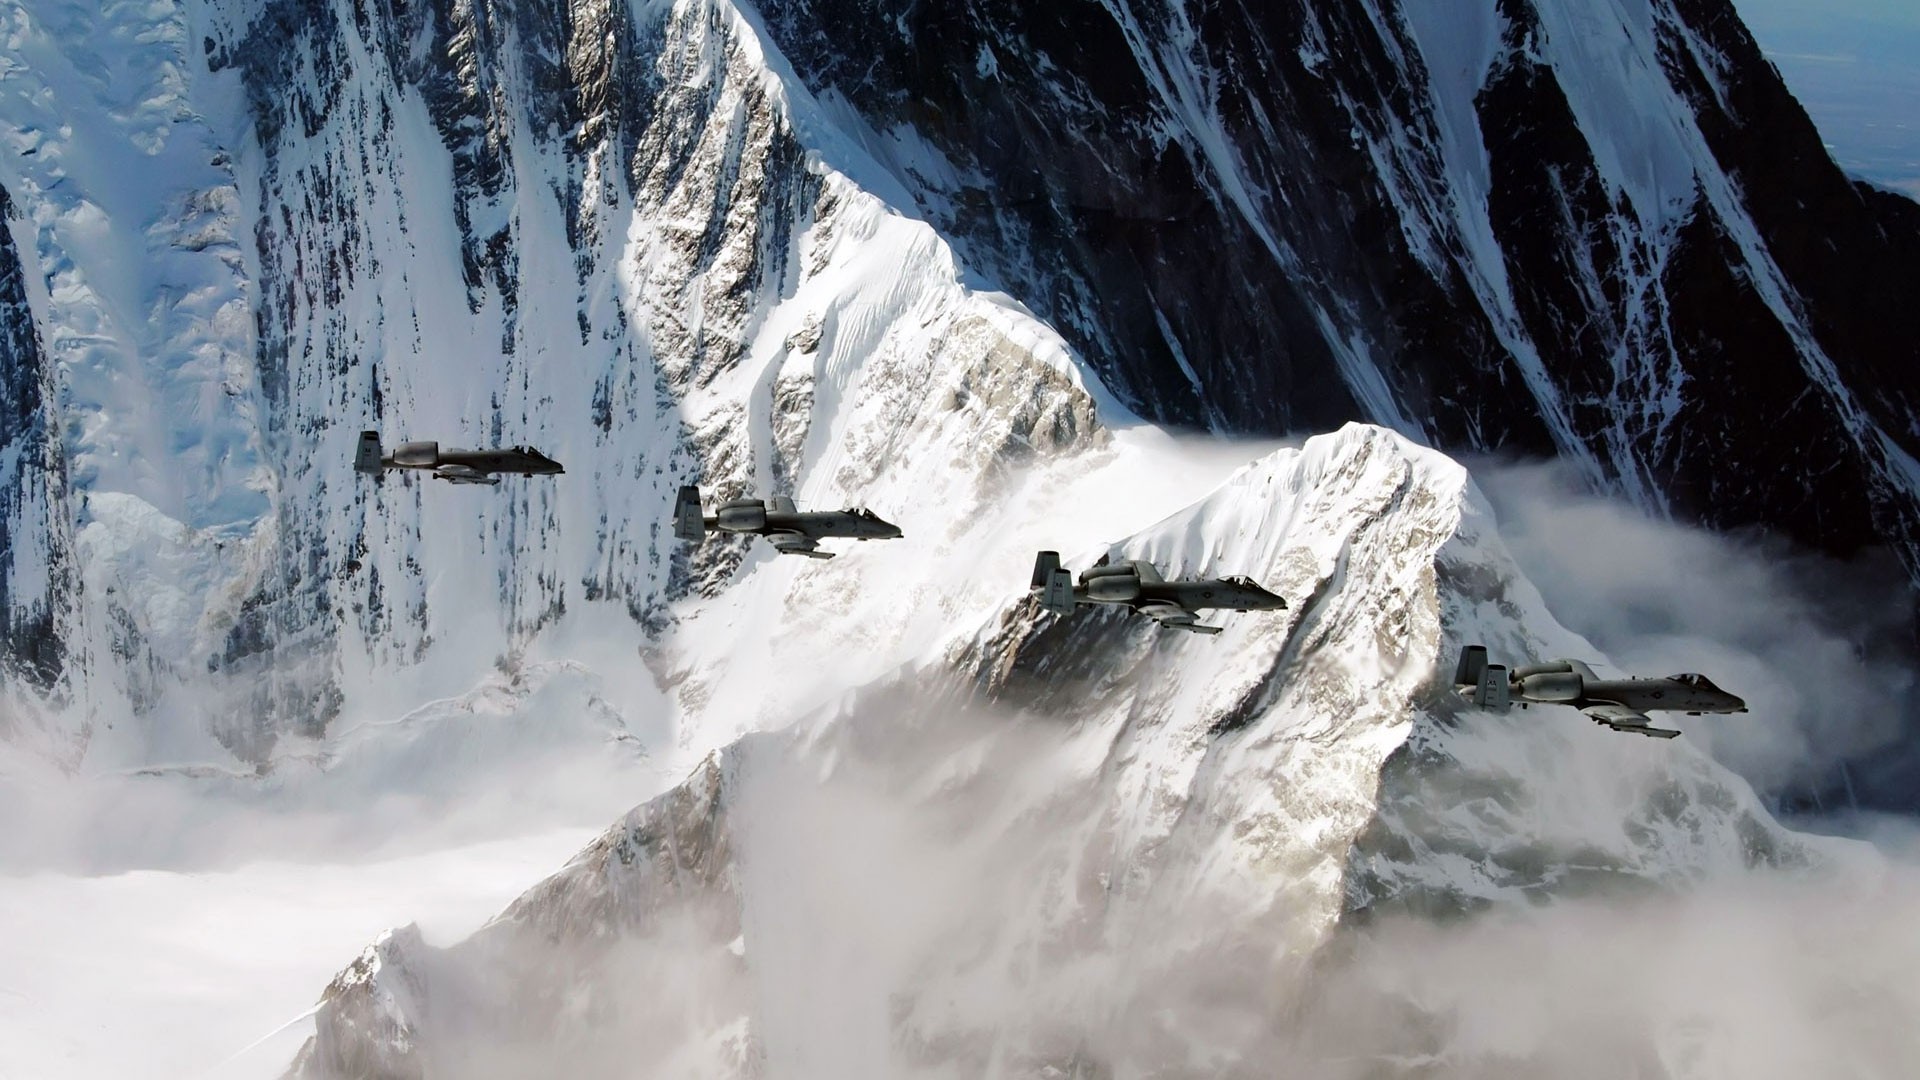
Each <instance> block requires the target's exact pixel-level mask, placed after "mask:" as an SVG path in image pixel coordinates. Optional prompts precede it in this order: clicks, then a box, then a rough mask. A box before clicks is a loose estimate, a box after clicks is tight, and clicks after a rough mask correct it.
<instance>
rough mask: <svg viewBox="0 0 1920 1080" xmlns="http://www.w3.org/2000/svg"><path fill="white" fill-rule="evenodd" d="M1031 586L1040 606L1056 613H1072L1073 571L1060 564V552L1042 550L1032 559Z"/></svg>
mask: <svg viewBox="0 0 1920 1080" xmlns="http://www.w3.org/2000/svg"><path fill="white" fill-rule="evenodd" d="M1033 588H1034V589H1035V590H1037V591H1038V592H1039V593H1040V607H1041V608H1042V609H1044V610H1046V611H1051V612H1053V613H1054V614H1056V615H1071V614H1073V573H1072V572H1071V571H1069V570H1065V569H1063V568H1062V567H1061V566H1060V553H1059V552H1057V551H1043V552H1041V553H1040V554H1039V556H1038V557H1036V558H1035V559H1034V560H1033Z"/></svg>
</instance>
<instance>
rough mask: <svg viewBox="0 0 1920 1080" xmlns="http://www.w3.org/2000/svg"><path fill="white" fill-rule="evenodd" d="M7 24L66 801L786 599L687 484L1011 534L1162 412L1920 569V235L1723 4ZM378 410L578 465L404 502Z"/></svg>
mask: <svg viewBox="0 0 1920 1080" xmlns="http://www.w3.org/2000/svg"><path fill="white" fill-rule="evenodd" d="M7 19H8V25H9V33H8V35H7V38H6V41H5V49H4V52H0V64H3V65H4V69H5V72H6V76H5V79H4V81H3V82H0V88H3V90H4V93H5V95H6V97H5V100H4V103H0V104H4V107H3V108H0V126H4V128H5V133H6V135H7V137H6V138H5V139H0V189H4V190H5V191H6V192H7V194H8V195H9V197H10V205H11V211H10V213H9V218H8V220H9V223H10V229H9V230H8V233H7V234H6V236H5V237H0V240H5V241H7V243H6V244H4V245H0V247H3V248H4V249H5V250H4V251H0V270H4V269H6V268H7V267H9V266H12V265H13V264H14V263H17V264H18V266H19V271H18V273H17V274H11V273H9V274H7V275H6V280H8V281H16V282H17V287H16V288H14V289H13V290H12V291H11V292H10V293H9V296H10V297H11V298H12V299H11V300H10V302H9V305H8V310H9V311H12V312H14V313H15V314H14V316H13V317H12V318H11V319H10V321H9V322H8V331H7V332H8V341H9V342H10V344H9V345H8V348H7V357H8V362H7V367H6V369H5V371H6V384H5V389H6V402H7V406H8V415H9V416H12V417H15V418H17V422H16V423H13V424H9V426H8V428H7V430H6V431H5V432H0V439H4V440H5V445H6V446H7V448H8V451H7V461H9V462H11V463H12V464H10V465H9V466H8V467H7V473H6V475H7V478H8V479H7V481H6V484H7V486H6V489H5V507H6V511H5V518H4V520H5V524H4V527H3V528H0V538H3V541H4V546H3V547H0V562H4V564H5V566H6V574H5V582H6V584H5V586H4V587H5V589H6V590H7V592H6V595H7V597H8V619H7V631H6V637H5V641H4V655H5V658H6V659H5V663H6V664H7V665H8V667H9V670H13V671H16V672H17V673H18V674H19V676H20V677H19V678H18V679H15V680H9V682H10V684H11V685H14V686H15V687H16V689H15V691H14V698H15V700H16V704H15V705H14V706H12V707H11V708H10V709H9V714H10V715H11V716H13V717H14V720H13V721H11V723H10V725H9V726H10V727H11V728H13V729H15V730H16V731H25V730H32V731H34V732H38V734H36V735H35V736H34V738H35V739H38V740H39V741H40V742H41V743H42V744H43V745H45V746H46V747H47V748H48V749H49V750H50V752H53V753H55V754H57V755H58V756H60V757H61V758H62V759H63V760H68V761H78V760H81V759H83V758H86V757H88V756H89V755H91V756H92V757H94V758H95V759H103V758H104V759H121V758H127V759H132V760H136V761H151V760H154V759H156V758H157V759H182V758H192V757H196V756H201V755H204V754H206V753H210V752H211V753H220V752H222V751H218V750H209V749H208V748H207V746H206V733H207V731H208V730H209V729H211V730H212V732H213V733H214V734H215V736H216V737H217V739H218V740H219V742H220V743H221V744H223V745H224V747H225V748H226V751H225V752H231V753H236V754H238V755H240V756H241V757H243V758H246V759H249V760H256V761H257V760H263V759H265V758H267V757H268V756H270V755H271V754H272V752H273V750H272V748H273V746H274V745H275V742H276V740H277V739H280V738H282V737H284V736H286V735H288V734H300V735H308V736H313V735H319V734H321V733H323V732H324V731H325V730H326V728H327V727H328V725H329V723H331V722H332V721H333V720H334V719H335V718H336V717H339V716H341V715H342V714H347V715H353V714H355V713H356V711H358V710H360V709H361V708H362V707H363V706H366V705H367V703H370V702H374V701H379V702H382V703H385V702H387V701H389V700H390V698H391V697H392V696H393V695H398V696H399V697H400V698H402V699H405V700H410V701H420V700H428V699H432V698H435V697H443V696H448V695H453V694H458V693H463V692H465V691H467V690H468V689H470V688H471V687H472V686H473V685H475V683H476V681H477V680H478V679H480V678H481V677H482V675H483V673H484V672H485V670H486V669H487V668H488V667H489V666H490V665H493V664H494V663H495V662H496V660H498V661H500V662H502V663H509V664H510V663H511V662H512V660H513V658H514V657H516V656H519V655H520V654H521V653H522V652H524V651H525V650H526V649H528V648H529V647H537V642H538V641H540V640H541V638H542V633H543V631H544V630H546V629H549V628H552V627H555V626H556V625H557V624H560V623H566V622H572V623H583V622H594V621H596V620H602V619H611V620H613V624H614V625H626V624H628V623H632V624H636V625H638V626H640V627H641V628H642V629H643V631H644V632H645V633H647V634H649V635H655V634H658V633H659V632H660V631H661V630H662V629H663V628H664V627H665V626H666V625H667V624H668V622H669V621H670V620H671V618H672V616H671V615H670V614H669V607H668V605H669V604H670V603H671V602H672V601H673V600H674V599H675V598H676V597H677V596H679V595H681V594H682V593H683V592H684V591H685V590H686V589H687V588H689V587H690V586H697V587H698V588H699V589H701V590H702V591H704V592H709V593H711V592H714V591H717V590H718V589H719V588H720V585H721V583H722V582H723V581H724V580H725V579H726V575H727V574H728V573H730V571H731V569H732V563H733V559H732V557H731V556H724V557H718V558H717V559H716V560H715V561H711V562H703V563H700V564H698V565H693V566H686V567H682V566H680V565H678V564H676V563H675V562H674V558H675V555H674V551H675V549H674V548H673V547H672V546H670V545H669V544H667V543H665V542H664V534H663V533H662V531H661V529H662V522H663V511H662V508H663V507H664V506H666V505H668V500H669V498H670V494H671V491H672V489H673V488H674V487H675V486H677V484H678V483H680V482H681V481H684V480H688V479H699V480H701V481H702V482H704V483H705V484H706V485H707V486H708V488H709V489H710V490H712V489H720V488H725V489H728V490H733V489H745V488H752V489H755V490H760V491H775V490H784V491H791V492H792V493H793V494H795V495H796V496H798V497H800V498H801V499H802V501H809V502H821V503H836V502H847V501H856V500H866V501H869V502H873V503H874V504H876V505H883V506H885V507H886V508H887V509H888V510H889V511H890V512H893V513H896V514H907V515H911V514H913V513H914V511H913V509H912V508H911V507H912V506H913V505H914V504H915V503H932V502H944V501H946V500H949V499H952V498H955V497H960V498H962V499H963V501H962V502H960V503H958V504H954V505H952V506H950V507H949V508H948V511H950V513H948V514H946V515H945V516H950V517H952V518H954V519H959V518H962V517H967V516H968V514H969V513H970V512H971V511H973V510H974V509H976V508H978V507H980V506H982V505H986V504H987V503H990V502H991V498H992V496H991V493H990V492H989V491H988V490H987V489H986V488H983V487H981V483H982V481H981V477H982V476H992V475H996V474H997V470H1000V469H1001V468H1003V467H1004V466H1005V465H1006V464H1007V463H1008V462H1011V461H1018V460H1019V459H1020V458H1021V457H1022V456H1023V455H1026V454H1028V453H1029V452H1033V453H1042V452H1044V451H1045V449H1046V447H1047V444H1048V442H1049V441H1050V442H1052V443H1070V442H1072V441H1074V440H1075V439H1078V438H1082V437H1088V436H1087V432H1088V430H1089V428H1088V425H1087V412H1086V410H1087V409H1089V408H1091V407H1092V402H1093V401H1094V399H1096V398H1100V397H1102V396H1104V395H1106V394H1107V393H1109V392H1111V393H1112V394H1113V395H1114V397H1113V399H1112V400H1110V401H1108V402H1107V405H1108V406H1109V407H1108V408H1107V409H1106V413H1107V415H1108V418H1109V419H1110V420H1115V419H1123V418H1124V417H1125V416H1126V415H1128V414H1133V415H1138V416H1142V417H1146V418H1148V419H1150V420H1153V421H1158V422H1166V423H1174V424H1181V425H1192V426H1197V427H1205V428H1211V429H1214V430H1216V431H1238V432H1247V431H1254V432H1267V433H1272V434H1280V433H1287V432H1295V431H1302V430H1314V429H1324V428H1327V427H1331V426H1334V425H1335V424H1337V423H1338V422H1341V421H1344V420H1347V419H1363V420H1368V421H1372V422H1376V423H1382V424H1385V425H1388V426H1390V427H1393V428H1396V429H1398V430H1401V431H1403V432H1407V433H1414V434H1418V435H1419V436H1421V437H1422V438H1424V439H1426V440H1428V441H1431V442H1434V443H1436V444H1438V445H1440V446H1442V447H1460V448H1507V449H1522V450H1530V451H1545V452H1552V453H1558V454H1560V455H1562V456H1564V457H1565V458H1566V459H1568V460H1570V461H1572V462H1575V463H1576V464H1578V465H1579V466H1580V467H1581V468H1582V470H1583V471H1584V473H1585V474H1586V475H1588V476H1590V477H1591V478H1593V479H1595V480H1599V481H1602V482H1606V483H1611V484H1613V485H1615V486H1616V487H1617V488H1618V489H1619V490H1622V491H1624V492H1626V493H1628V494H1629V495H1631V496H1632V497H1634V498H1636V499H1638V500H1640V502H1641V503H1642V504H1643V505H1644V506H1646V507H1648V508H1649V509H1650V510H1652V511H1654V512H1656V513H1660V512H1668V511H1677V512H1679V513H1681V514H1683V515H1688V516H1694V517H1699V518H1703V519H1705V520H1708V521H1711V522H1716V523H1721V524H1737V523H1744V522H1754V521H1759V522H1764V523H1766V524H1767V525H1768V526H1769V527H1773V528H1777V529H1780V530H1782V531H1785V532H1787V533H1789V534H1791V535H1793V536H1796V537H1799V538H1801V539H1803V540H1808V541H1812V542H1814V543H1815V544H1817V545H1820V546H1825V547H1828V548H1831V549H1836V550H1844V549H1849V548H1852V547H1856V546H1859V545H1861V544H1866V543H1877V542H1883V541H1885V542H1891V543H1893V544H1894V545H1895V546H1896V547H1898V548H1900V550H1901V551H1903V552H1904V553H1905V554H1906V556H1907V558H1908V561H1909V565H1911V564H1912V551H1913V550H1914V549H1913V544H1914V539H1913V537H1914V532H1913V521H1914V520H1915V516H1914V515H1915V510H1914V505H1915V504H1914V499H1913V490H1914V489H1913V477H1914V475H1915V470H1914V468H1913V464H1912V458H1911V456H1910V453H1909V451H1910V450H1911V449H1912V446H1911V444H1912V442H1913V435H1912V429H1913V421H1912V416H1913V409H1912V397H1913V394H1912V385H1911V383H1912V374H1911V365H1910V364H1907V363H1905V360H1906V359H1907V354H1906V352H1904V351H1903V350H1906V349H1907V348H1908V345H1907V344H1905V343H1907V342H1910V341H1911V340H1913V338H1914V335H1913V334H1912V333H1909V332H1908V330H1909V329H1911V327H1909V326H1908V323H1909V322H1910V321H1911V320H1912V319H1914V318H1916V316H1915V315H1914V314H1913V313H1912V310H1911V305H1906V304H1904V303H1901V302H1900V289H1901V285H1900V283H1901V282H1902V281H1904V280H1910V276H1911V274H1910V271H1911V264H1912V261H1913V250H1914V245H1915V244H1916V243H1920V241H1916V240H1915V239H1914V238H1915V237H1916V236H1920V224H1917V223H1916V217H1920V212H1916V211H1915V209H1914V207H1913V206H1912V205H1911V204H1910V203H1906V202H1904V201H1901V200H1899V199H1897V198H1894V197H1891V196H1885V195H1883V194H1880V193H1875V192H1871V191H1869V190H1867V189H1864V188H1856V187H1853V186H1850V185H1848V184H1847V182H1846V181H1845V180H1844V178H1842V177H1841V176H1840V174H1839V173H1838V172H1837V171H1836V170H1834V169H1833V168H1832V167H1831V165H1830V163H1829V162H1827V161H1826V160H1825V158H1824V157H1823V156H1822V155H1821V153H1820V151H1819V148H1818V144H1817V139H1816V138H1815V135H1814V132H1813V131H1812V129H1811V127H1810V126H1809V125H1808V124H1807V122H1806V121H1805V119H1804V117H1803V116H1802V115H1801V114H1800V113H1799V111H1798V110H1797V108H1795V107H1794V106H1793V104H1792V102H1791V100H1790V99H1788V98H1787V97H1785V93H1784V91H1783V90H1782V89H1781V88H1780V86H1779V83H1778V80H1777V79H1776V78H1775V77H1774V75H1773V73H1772V72H1771V70H1770V69H1769V68H1767V67H1766V65H1765V64H1764V61H1762V60H1761V59H1760V58H1759V55H1758V53H1757V52H1755V51H1754V50H1753V48H1752V45H1751V42H1750V40H1749V39H1748V38H1747V36H1746V34H1745V33H1744V31H1743V30H1742V29H1741V28H1740V27H1739V25H1738V23H1737V21H1735V20H1734V19H1733V18H1732V16H1731V12H1730V10H1729V9H1727V8H1726V6H1725V5H1724V4H1723V3H1693V2H1684V3H1674V2H1670V0H1621V2H1619V3H1613V4H1608V5H1604V6H1602V7H1598V8H1594V7H1591V6H1588V5H1576V4H1564V3H1544V2H1541V3H1499V4H1494V3H1487V4H1484V5H1478V6H1474V7H1472V8H1471V9H1470V10H1454V9H1453V8H1450V7H1449V8H1447V9H1446V10H1444V11H1443V10H1442V8H1441V7H1440V6H1436V5H1434V4H1432V3H1426V2H1418V3H1407V4H1404V5H1375V4H1372V3H1362V4H1356V5H1352V6H1350V7H1347V8H1342V9H1339V10H1337V11H1322V10H1317V9H1315V10H1309V9H1307V8H1304V7H1300V8H1294V7H1288V6H1286V5H1280V6H1275V5H1252V6H1244V5H1228V6H1226V7H1223V8H1218V9H1215V8H1206V9H1198V8H1194V9H1189V8H1188V7H1187V6H1183V5H1161V6H1157V7H1156V6H1153V5H1148V6H1145V7H1142V6H1140V5H1129V4H1068V5H1041V6H1034V5H1018V4H1015V5H992V4H988V5H973V6H970V7H968V8H967V9H965V11H958V10H954V11H948V10H945V9H941V10H939V11H936V10H934V9H931V8H926V7H924V6H922V7H916V8H913V9H911V10H910V11H908V12H901V13H893V14H887V13H885V12H882V11H880V10H879V9H872V10H869V9H868V8H867V7H864V6H862V5H859V4H855V3H850V2H849V3H845V4H841V3H818V2H813V3H798V2H796V3H766V4H762V5H757V6H755V5H746V4H737V3H733V2H730V0H688V2H677V3H653V4H628V3H615V2H605V3H602V2H578V3H561V2H532V3H516V4H511V5H508V4H494V3H484V2H466V0H460V2H453V0H447V2H435V3H414V4H405V5H398V4H361V3H351V4H350V3H346V2H345V0H340V2H317V0H316V2H294V0H284V2H275V3H269V4H264V5H262V4H256V3H240V2H228V0H170V2H167V3H159V4H145V5H136V4H119V5H110V6H109V7H107V8H104V9H101V10H99V11H95V10H94V9H92V8H90V7H88V6H86V5H72V4H63V3H54V2H50V0H49V2H36V3H22V4H16V5H14V6H13V7H11V8H9V9H8V14H7ZM1815 238H1818V239H1817V242H1816V241H1815ZM28 315H30V316H31V317H30V318H28V317H26V316H28ZM1903 328H1906V329H1903ZM1033 365H1037V367H1034V366H1033ZM1028 368H1031V370H1032V371H1033V372H1038V371H1040V370H1041V369H1045V370H1047V371H1051V372H1053V373H1054V374H1053V375H1052V376H1047V377H1044V378H1042V377H1040V376H1038V375H1034V374H1019V375H1014V374H1011V372H1012V371H1015V370H1020V371H1026V370H1028ZM1036 378H1038V379H1039V382H1038V383H1037V384H1036V383H1035V381H1034V380H1035V379H1036ZM1075 387H1078V388H1081V390H1085V391H1086V394H1085V395H1081V394H1080V393H1079V391H1076V390H1074V389H1073V388H1075ZM950 391H951V392H950ZM942 394H947V395H948V396H947V397H946V398H942V397H941V395H942ZM956 402H958V404H956ZM1759 418H1764V419H1759ZM367 427H373V428H379V429H381V430H382V431H383V432H384V433H386V434H387V436H388V437H389V438H390V439H393V438H399V437H427V438H439V439H442V440H444V441H447V442H469V443H472V442H489V441H496V440H497V441H505V442H513V441H525V442H529V443H533V444H535V445H538V446H540V447H541V448H543V449H544V450H546V451H547V452H549V453H551V454H553V455H554V456H556V457H558V458H560V459H561V460H562V461H565V462H567V463H568V466H569V474H568V479H567V480H566V481H565V482H564V483H560V484H517V485H512V486H511V487H510V488H509V489H507V490H502V491H499V492H492V493H487V494H476V493H474V492H471V491H443V490H439V489H438V488H437V487H433V486H428V485H422V484H417V483H411V482H408V481H403V480H389V481H386V482H385V483H383V484H380V485H377V486H376V485H374V484H370V483H366V482H363V481H360V480H359V479H358V478H357V477H353V476H349V475H347V474H345V473H343V472H342V471H341V470H340V468H339V463H340V462H341V461H343V460H346V459H347V454H348V451H349V449H350V446H351V440H352V439H353V437H354V436H355V435H356V434H357V432H358V431H359V430H361V429H362V428H367ZM1036 431H1037V432H1041V433H1042V434H1043V435H1044V436H1045V437H1044V438H1043V439H1042V440H1041V443H1040V444H1039V445H1037V446H1033V445H1030V444H1031V443H1032V440H1031V439H1030V438H1029V436H1030V434H1031V433H1033V432H1036ZM56 436H57V437H56ZM982 448H991V449H986V450H983V449H982ZM942 454H949V455H952V456H951V457H944V458H940V460H938V461H937V462H936V460H935V458H936V457H937V456H939V455H942ZM356 702H358V704H356ZM382 707H384V704H383V705H382Z"/></svg>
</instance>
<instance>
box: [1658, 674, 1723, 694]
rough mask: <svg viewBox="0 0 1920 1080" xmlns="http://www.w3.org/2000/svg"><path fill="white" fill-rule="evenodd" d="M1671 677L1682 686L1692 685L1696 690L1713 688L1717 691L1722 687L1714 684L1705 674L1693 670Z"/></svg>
mask: <svg viewBox="0 0 1920 1080" xmlns="http://www.w3.org/2000/svg"><path fill="white" fill-rule="evenodd" d="M1670 677H1671V678H1672V679H1673V681H1674V682H1677V683H1679V684H1680V685H1682V686H1690V687H1692V688H1693V689H1695V690H1712V691H1715V692H1716V693H1717V692H1719V691H1720V688H1719V687H1717V686H1715V685H1713V682H1712V680H1710V679H1708V678H1707V677H1706V676H1705V675H1700V674H1696V673H1694V672H1691V671H1689V672H1686V673H1685V674H1681V675H1674V676H1670Z"/></svg>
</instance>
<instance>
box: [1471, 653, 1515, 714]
mask: <svg viewBox="0 0 1920 1080" xmlns="http://www.w3.org/2000/svg"><path fill="white" fill-rule="evenodd" d="M1473 703H1474V704H1475V705H1478V706H1480V707H1481V708H1483V709H1492V710H1493V711H1494V712H1506V711H1507V710H1508V709H1510V708H1512V707H1513V698H1512V693H1511V691H1510V690H1509V688H1508V686H1507V669H1506V665H1504V664H1487V665H1486V666H1485V667H1483V668H1482V669H1481V671H1480V684H1479V685H1478V686H1477V687H1475V688H1474V691H1473Z"/></svg>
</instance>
